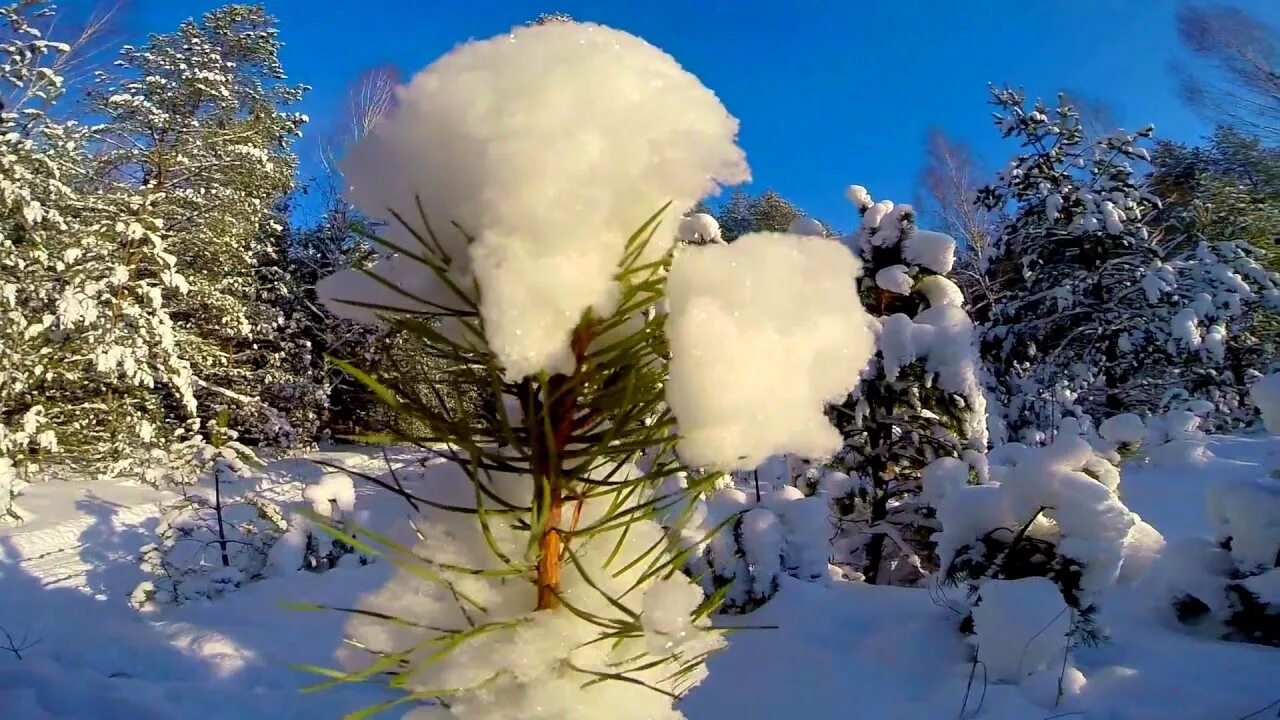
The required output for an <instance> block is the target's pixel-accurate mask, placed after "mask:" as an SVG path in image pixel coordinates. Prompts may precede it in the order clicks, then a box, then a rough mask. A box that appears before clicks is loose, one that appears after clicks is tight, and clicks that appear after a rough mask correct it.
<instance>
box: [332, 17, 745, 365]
mask: <svg viewBox="0 0 1280 720" xmlns="http://www.w3.org/2000/svg"><path fill="white" fill-rule="evenodd" d="M398 97H399V102H398V104H397V105H396V107H395V108H394V109H392V110H391V111H390V112H388V113H387V114H386V115H385V116H383V117H382V118H381V119H380V120H379V121H378V122H377V123H376V124H375V125H374V127H373V128H372V129H371V130H370V132H369V134H368V135H367V136H366V137H364V138H363V139H362V140H361V141H360V142H359V143H357V144H356V145H355V147H353V148H352V149H351V151H350V152H349V154H348V156H347V157H346V159H345V161H344V162H343V164H342V170H343V174H344V176H345V177H346V179H347V180H348V182H349V188H348V193H349V196H350V198H351V199H352V201H353V202H354V203H355V204H356V206H358V207H359V208H360V209H361V210H363V211H364V212H366V213H367V214H369V215H371V216H374V217H383V218H388V219H390V218H389V217H388V216H389V212H388V209H390V210H391V211H394V212H396V213H399V214H400V216H401V217H403V218H404V219H405V221H406V222H407V223H408V224H409V225H410V226H412V228H413V229H414V230H416V231H418V232H419V233H421V234H422V235H423V236H425V235H426V225H427V224H428V223H429V224H430V228H431V230H432V231H433V232H434V233H435V235H436V236H437V237H438V239H439V241H440V243H441V244H442V246H443V248H444V250H445V251H446V252H447V253H448V254H449V255H450V256H451V257H452V259H453V261H454V262H453V264H452V266H451V269H450V272H451V273H452V274H453V275H454V276H455V277H456V279H458V280H460V281H461V282H459V285H460V287H463V288H472V287H473V281H474V283H475V284H476V285H478V289H479V293H478V294H479V313H480V316H481V318H482V320H483V322H484V324H485V330H486V334H487V336H488V340H489V342H490V344H491V345H492V349H493V351H494V352H495V353H496V354H497V356H498V358H499V360H500V361H501V363H502V365H503V368H504V370H505V373H506V375H507V376H508V377H509V378H513V379H518V378H522V377H525V376H527V375H529V374H532V373H537V372H539V371H546V372H549V373H555V372H559V371H564V370H567V369H568V368H569V366H570V364H571V361H572V357H571V352H570V349H569V336H570V333H571V331H572V329H573V327H574V326H575V325H576V324H577V323H578V320H579V318H580V317H581V315H582V313H583V312H584V311H586V310H588V309H593V310H595V311H597V312H600V313H607V312H609V311H611V310H612V308H613V305H614V303H615V302H616V299H617V296H618V287H617V283H616V282H615V280H614V277H615V274H616V271H617V268H618V264H619V261H620V260H621V259H622V256H623V249H624V245H625V243H626V240H627V238H628V237H630V236H631V234H632V233H633V232H635V231H636V230H637V229H638V228H640V227H641V226H642V225H643V224H644V222H645V220H646V219H647V218H649V217H650V216H651V215H653V214H654V213H655V212H658V211H659V210H660V209H662V208H663V207H664V205H666V208H667V209H666V210H665V211H663V212H662V214H661V216H660V219H661V224H660V226H659V230H658V231H657V232H656V233H655V235H654V238H653V241H652V242H651V243H650V244H649V246H648V247H647V249H646V252H645V255H644V257H645V258H649V259H652V258H657V257H660V256H661V255H662V254H663V253H664V252H665V251H666V250H667V249H668V248H670V246H671V244H672V242H673V241H674V240H675V234H676V232H677V226H678V223H679V217H680V213H681V212H682V211H683V210H684V209H685V208H689V207H692V206H693V205H694V204H695V202H696V201H697V200H699V199H701V198H703V197H705V196H706V195H708V194H710V193H713V192H715V191H717V190H718V188H719V187H720V185H722V184H730V183H738V182H742V181H745V180H747V179H748V178H749V173H748V170H747V165H746V161H745V158H744V155H743V152H742V150H741V149H739V148H738V146H737V145H736V143H735V136H736V134H737V129H738V122H737V120H735V119H734V118H733V117H731V116H730V115H729V114H728V113H727V112H726V111H725V109H724V107H723V106H722V105H721V104H720V101H719V100H718V99H717V98H716V96H715V95H714V94H713V93H712V92H711V91H710V90H708V89H707V88H706V87H704V86H703V85H702V83H701V82H700V81H699V80H698V79H697V78H696V77H694V76H693V75H691V74H690V73H688V72H686V71H685V70H684V69H683V68H681V67H680V65H679V64H677V63H676V61H675V60H674V59H672V58H671V57H670V56H669V55H667V54H666V53H664V52H662V51H661V50H658V49H657V48H655V47H653V46H652V45H649V44H648V43H646V42H644V41H643V40H641V39H639V38H637V37H635V36H633V35H630V34H628V33H625V32H622V31H619V30H613V29H610V28H607V27H603V26H600V25H594V24H589V23H575V22H555V23H549V24H544V25H538V26H534V27H523V28H517V29H515V30H513V31H512V32H511V33H510V34H507V35H501V36H498V37H495V38H491V39H489V40H484V41H478V42H470V43H466V44H464V45H461V46H459V47H458V48H456V49H454V50H453V51H452V52H450V53H448V54H447V55H445V56H444V57H442V58H440V59H439V60H437V61H436V62H434V63H432V64H431V65H430V66H429V67H428V68H427V69H425V70H423V71H422V72H421V73H419V74H418V75H416V76H415V77H414V78H413V79H412V80H411V81H410V82H409V83H408V85H406V86H404V87H402V88H400V89H399V91H398ZM512 107H519V108H520V109H521V110H520V112H518V113H517V112H511V108H512ZM419 203H420V207H419ZM668 203H669V205H668ZM455 223H456V224H457V226H459V227H461V228H462V229H463V230H465V231H466V233H468V234H470V235H471V236H472V237H474V239H475V241H474V242H473V243H468V241H467V240H466V238H465V237H464V235H463V234H462V232H460V231H459V230H458V229H457V228H456V227H455V226H454V224H455ZM385 236H386V238H387V239H388V240H390V241H391V242H394V243H397V244H399V245H401V246H403V247H405V248H418V247H420V246H419V245H418V241H417V240H416V239H414V237H413V236H412V233H410V232H409V231H408V230H407V229H405V228H404V227H403V226H401V225H400V224H399V223H398V222H396V221H394V220H392V222H391V224H390V225H389V226H388V228H387V230H386V234H385ZM405 263H411V265H410V266H408V267H404V264H405ZM372 271H373V272H375V273H377V274H380V275H390V276H392V279H393V282H395V283H396V284H397V285H403V286H405V287H406V288H408V289H409V290H410V291H412V292H413V293H414V294H415V295H416V296H417V297H421V298H423V299H425V300H430V301H434V302H440V303H442V304H447V305H448V306H450V307H454V308H457V307H459V306H460V305H461V303H460V302H459V300H458V298H456V297H454V296H452V295H451V293H450V292H448V291H447V290H446V289H445V288H443V287H442V286H441V284H439V283H437V282H436V280H435V278H434V277H432V276H431V273H430V271H429V270H428V269H427V268H426V267H424V266H421V265H418V264H417V263H414V262H413V261H412V260H407V259H405V258H404V257H403V256H401V257H390V258H387V259H384V260H382V261H381V262H379V263H377V264H376V265H375V266H374V267H373V268H372ZM320 292H321V296H322V297H323V298H324V299H325V301H326V303H327V304H328V305H329V306H330V308H331V309H333V310H334V311H335V312H336V313H339V314H342V315H345V316H348V317H351V318H353V319H358V320H361V321H365V322H371V321H376V319H377V318H376V313H375V312H374V311H370V310H367V309H364V308H356V307H352V306H344V305H342V304H341V303H340V302H339V301H341V300H344V299H350V300H360V301H365V302H369V301H372V302H381V303H385V304H389V305H395V306H399V307H406V306H407V307H408V308H409V309H417V310H421V309H422V308H423V307H424V305H423V304H422V303H418V302H415V301H413V300H410V299H407V298H404V297H397V296H396V295H395V294H394V293H388V292H386V291H385V290H384V289H381V288H379V287H378V286H377V284H376V283H374V282H373V281H371V280H369V279H368V278H365V277H363V276H361V275H359V274H349V273H348V274H339V275H336V276H333V277H332V278H331V279H330V280H328V281H326V282H324V283H322V284H321V287H320Z"/></svg>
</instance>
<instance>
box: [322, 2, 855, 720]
mask: <svg viewBox="0 0 1280 720" xmlns="http://www.w3.org/2000/svg"><path fill="white" fill-rule="evenodd" d="M655 76H656V77H659V78H661V79H662V82H654V81H653V80H654V77H655ZM602 77H603V78H608V82H601V81H600V79H601V78H602ZM551 88H554V92H552V91H550V89H551ZM476 93H482V94H487V95H490V96H494V97H502V98H504V99H505V102H504V103H503V104H501V105H492V106H491V107H489V108H488V109H487V110H485V111H483V112H480V113H478V114H477V113H476V112H473V111H472V110H474V109H475V106H474V105H473V104H472V102H471V100H472V98H473V97H474V96H475V94H476ZM401 97H402V98H412V102H404V103H401V104H400V105H399V106H398V107H397V108H396V109H395V110H393V111H392V112H391V113H390V114H389V115H387V116H386V117H385V118H384V120H383V121H381V122H379V123H378V125H377V126H376V127H375V128H374V130H373V131H372V132H371V133H370V135H369V136H368V137H367V138H366V139H365V140H363V141H361V143H360V144H359V145H358V146H357V147H356V148H355V149H353V151H352V152H351V153H350V154H349V155H348V158H347V161H346V164H345V165H344V170H345V171H346V172H348V173H349V175H348V176H349V177H350V178H351V180H352V182H351V187H352V193H353V199H354V200H355V201H356V202H357V204H359V205H360V206H361V207H362V208H364V209H367V210H368V211H370V212H376V210H375V208H389V210H388V211H387V212H388V214H389V215H390V216H391V218H390V220H391V222H389V223H388V225H387V226H386V227H385V228H384V229H383V230H382V231H380V232H379V234H378V238H377V242H378V243H379V246H380V248H381V249H382V250H383V253H384V254H383V255H382V256H381V257H380V259H379V260H378V261H377V262H376V263H375V264H374V265H373V266H372V267H371V268H369V269H368V271H367V272H361V271H358V270H350V271H344V272H342V273H339V274H336V275H334V276H331V277H330V278H328V279H326V280H325V281H322V282H321V286H320V288H319V292H320V296H321V297H322V298H323V299H325V301H326V302H327V303H328V304H329V305H330V306H331V307H332V308H333V309H334V310H335V312H338V313H340V314H344V315H346V316H348V317H350V318H352V319H354V320H359V321H362V322H368V323H371V324H376V325H381V326H389V327H393V328H397V329H400V330H402V331H404V332H405V333H407V334H408V336H409V337H410V338H412V340H413V341H414V342H415V343H416V345H417V347H418V348H420V350H421V351H422V352H424V353H427V354H432V355H435V356H438V357H441V358H445V359H447V360H448V361H449V364H448V366H447V367H446V368H445V371H446V372H447V373H449V374H450V376H451V377H455V378H459V379H465V378H470V377H474V376H475V375H476V374H477V373H478V374H480V375H481V376H482V377H484V378H485V380H486V382H487V383H488V386H489V387H490V388H491V390H492V392H493V393H494V395H495V396H497V397H498V398H500V399H501V401H502V402H500V403H497V404H496V410H497V413H498V418H497V420H498V421H497V422H496V423H494V424H493V425H491V426H482V427H478V426H475V425H472V424H470V423H468V422H466V419H465V418H460V417H457V416H455V415H454V414H452V413H450V412H447V411H445V410H442V409H441V407H440V406H438V405H437V406H431V405H428V404H426V403H422V402H419V400H418V399H417V398H416V397H415V396H414V394H413V393H412V392H406V389H405V388H402V387H400V386H399V385H398V384H391V385H384V384H382V383H379V382H377V381H376V380H374V379H372V378H370V377H368V376H367V375H366V374H364V373H361V372H360V371H359V370H357V369H355V368H353V367H352V368H350V371H351V372H352V373H353V374H356V375H357V376H359V377H362V378H363V379H364V380H365V381H366V382H367V383H368V384H369V385H370V386H371V387H372V388H373V389H375V390H376V391H377V392H378V394H379V396H380V397H381V398H382V399H383V400H384V402H386V403H388V405H389V406H390V407H391V408H393V409H394V410H395V411H397V412H399V413H402V414H405V415H408V416H411V417H412V418H414V419H415V420H417V421H418V422H419V423H420V424H421V426H422V428H423V430H422V431H420V432H418V433H416V434H414V435H412V436H405V437H403V438H402V439H404V440H407V441H410V442H414V443H417V444H420V445H422V446H429V447H431V448H433V450H434V452H436V453H438V454H439V455H442V456H443V461H442V462H439V463H435V464H433V465H429V466H427V467H426V468H425V469H424V470H423V471H422V473H423V475H425V477H422V476H419V477H415V476H414V475H415V474H416V471H415V473H409V474H403V473H397V474H396V475H394V476H392V477H382V478H379V477H369V480H370V481H371V482H374V483H375V484H378V485H380V486H382V487H384V488H386V489H387V490H389V491H391V492H395V493H397V494H399V495H400V496H401V497H403V498H404V499H405V500H406V501H407V504H409V505H410V506H411V510H412V512H411V515H410V520H409V522H408V523H407V524H406V527H402V528H399V529H398V530H396V531H395V534H394V535H392V536H385V537H384V536H381V535H379V534H375V533H368V532H367V531H365V532H363V533H362V534H360V536H359V538H357V537H349V536H347V535H345V534H344V533H343V532H342V531H341V530H340V529H338V528H331V529H332V530H333V531H334V532H335V534H339V535H340V537H341V538H342V539H343V540H344V541H345V542H347V543H348V544H351V545H352V546H354V547H357V548H358V549H361V550H364V549H366V548H367V549H369V550H372V551H377V552H380V553H381V554H383V555H386V556H387V557H389V559H390V560H391V561H392V562H393V563H394V564H395V565H397V567H398V568H399V572H398V573H397V574H396V576H395V577H394V578H393V579H392V581H391V582H390V583H389V584H388V585H387V586H386V587H384V588H382V589H380V590H379V591H377V592H375V593H373V594H371V595H369V596H367V597H366V598H365V599H364V600H363V601H362V603H361V607H360V608H358V609H356V610H355V611H352V612H351V622H350V625H349V630H350V632H351V633H352V635H353V641H352V642H351V643H350V645H349V647H348V650H347V651H345V652H344V653H343V656H342V657H341V661H342V662H343V664H344V665H345V666H346V667H347V671H346V672H334V671H327V670H326V671H325V674H326V675H327V676H328V677H329V678H330V679H331V682H330V683H326V684H332V682H342V681H363V680H367V679H374V678H381V677H384V676H390V677H392V678H393V679H392V680H391V682H392V684H393V686H395V687H398V688H401V689H403V690H405V691H406V695H405V696H404V698H403V699H402V700H399V701H396V702H393V703H389V705H395V704H399V703H400V702H433V703H435V704H438V705H443V706H445V707H447V708H448V712H449V713H450V714H451V715H452V716H454V717H457V718H460V719H465V718H492V717H503V716H512V715H513V714H514V715H518V716H520V717H523V718H531V719H536V718H547V719H548V720H549V719H550V718H556V719H557V720H559V719H561V718H567V719H570V720H579V719H581V720H588V719H594V718H597V717H601V716H602V715H609V716H611V717H618V718H634V719H635V720H642V719H643V720H654V719H671V720H674V719H675V718H679V717H681V715H680V713H679V711H678V710H676V709H675V707H674V701H675V700H676V699H678V697H679V696H680V694H681V693H683V692H684V691H685V690H686V689H688V688H689V687H690V686H691V685H694V684H696V683H697V682H698V681H699V680H700V679H701V677H702V676H703V674H704V673H705V669H704V667H703V660H704V658H705V656H706V654H707V653H709V652H710V651H712V650H714V649H715V648H716V647H718V646H719V645H720V644H721V641H720V639H719V637H718V634H717V633H715V632H714V631H711V630H710V628H709V627H708V626H707V623H706V622H705V617H706V615H707V614H708V613H709V612H711V611H712V610H713V609H714V607H715V606H716V604H717V603H718V601H719V596H717V595H712V596H711V597H709V598H707V597H704V596H703V593H702V591H701V590H700V589H699V588H698V587H697V585H696V584H694V583H693V582H692V581H691V580H690V579H689V578H686V577H685V576H684V575H682V574H681V573H680V572H679V569H680V566H681V564H682V559H683V558H684V557H686V556H687V554H688V551H689V548H687V547H686V546H684V545H682V544H680V543H674V542H673V541H672V539H671V538H670V537H669V536H668V534H667V533H666V532H665V531H664V529H663V528H662V527H661V526H659V525H658V524H657V523H656V522H655V521H654V519H653V515H654V512H655V510H656V508H658V507H660V506H665V505H667V504H670V503H673V502H674V503H677V504H679V503H680V502H681V501H682V500H683V499H685V498H686V497H687V495H686V493H693V492H697V491H699V490H700V489H705V488H707V487H709V486H710V484H711V483H712V482H713V481H714V479H715V477H716V475H717V474H718V473H717V471H721V470H733V469H739V468H741V467H744V466H752V465H754V464H756V463H758V462H760V461H761V460H763V459H764V458H765V457H768V456H769V455H773V454H777V453H782V452H799V453H805V454H818V455H821V454H822V453H829V452H831V451H832V450H833V449H835V447H838V445H839V435H838V433H836V431H835V430H834V429H833V428H832V427H830V425H829V424H828V423H826V422H825V419H824V417H823V415H822V405H823V402H824V401H826V400H828V399H830V398H833V397H836V396H838V395H843V394H844V393H846V392H847V391H848V389H849V388H850V387H851V385H852V382H851V381H850V378H851V377H856V373H857V371H858V369H859V368H860V363H859V362H858V359H859V358H861V362H862V363H865V361H866V358H867V357H868V356H869V354H870V346H871V338H870V334H869V331H868V329H867V327H866V325H865V317H864V316H860V315H858V313H857V312H856V311H857V310H859V309H860V306H859V305H858V303H857V297H856V293H855V292H854V290H855V289H854V285H853V281H852V278H853V277H854V276H855V275H856V272H857V261H856V259H855V258H854V257H853V256H852V255H851V253H850V252H849V251H848V250H847V249H846V248H844V247H842V246H841V245H839V244H838V243H837V242H835V241H834V240H830V239H825V238H801V237H796V236H789V235H780V234H753V235H749V236H746V237H744V238H742V239H740V240H739V241H738V242H737V243H735V245H733V246H729V245H724V244H707V245H702V246H697V247H684V248H681V249H680V251H679V253H678V254H675V253H673V247H674V245H675V240H676V237H675V236H676V232H677V227H676V223H677V221H678V219H679V217H680V212H681V210H682V209H683V208H688V207H691V206H692V205H693V204H694V203H695V202H696V201H697V200H698V199H699V198H701V197H703V196H705V195H706V194H708V193H709V192H711V191H713V190H715V189H717V186H718V185H719V184H721V183H726V182H741V181H742V180H745V179H746V176H747V172H746V166H745V161H744V156H743V155H742V152H741V150H740V149H739V148H737V146H736V144H735V143H734V136H735V134H736V130H737V123H736V121H734V120H733V119H732V118H731V117H729V116H728V115H727V113H726V112H725V110H724V108H723V107H722V106H721V105H720V103H719V101H718V100H717V99H716V98H715V96H714V95H713V94H712V93H711V92H709V91H708V90H706V88H704V87H702V85H701V84H700V83H699V82H698V81H697V79H696V78H694V77H693V76H691V75H689V74H688V73H687V72H685V71H684V70H682V69H680V68H679V66H678V65H676V64H675V63H674V61H672V59H671V58H670V57H669V56H667V55H665V54H663V53H661V52H660V51H658V50H656V49H654V48H653V47H652V46H650V45H648V44H647V43H644V42H642V41H640V40H638V39H637V38H634V37H632V36H630V35H627V34H625V33H622V32H618V31H615V30H611V29H608V28H604V27H600V26H595V25H581V24H577V23H571V22H555V23H546V24H542V25H535V26H532V27H525V28H517V29H516V30H514V31H513V32H512V33H511V34H510V35H502V36H499V37H497V38H494V39H492V40H489V41H483V42H475V43H469V44H466V45H463V46H460V47H459V48H457V49H455V50H454V51H453V52H451V53H450V54H449V55H447V56H445V57H444V58H442V59H441V60H439V61H438V62H437V63H435V64H433V65H432V66H430V67H428V68H427V69H426V70H425V71H424V72H423V73H422V74H421V75H420V76H418V77H417V78H415V79H414V80H411V81H410V83H409V84H408V86H407V87H405V88H403V89H402V90H401ZM673 108H679V109H680V112H679V113H673V112H671V110H672V109H673ZM513 109H517V110H521V111H527V112H528V115H527V116H526V117H529V118H532V119H533V122H532V124H520V125H514V126H513V125H512V124H511V123H509V122H508V121H507V119H508V117H509V113H510V112H511V111H512V110H513ZM583 142H595V143H597V144H598V145H599V146H600V147H602V148H603V149H605V150H606V152H603V153H601V154H599V155H598V156H596V159H591V158H583V160H584V162H581V163H564V162H563V161H562V158H563V153H564V151H565V149H566V148H577V147H580V146H581V144H582V143H583ZM655 147H662V148H663V150H664V152H661V153H655V152H653V149H654V148H655ZM442 148H447V150H448V151H447V152H444V153H442V152H440V150H441V149H442ZM548 192H550V193H552V194H554V195H555V196H556V197H557V198H559V200H560V201H559V202H556V203H551V204H548V203H546V202H545V198H546V197H547V193H548ZM664 203H665V205H664ZM651 206H652V207H651ZM566 208H572V210H571V211H566ZM655 211H656V212H655ZM646 216H647V217H648V219H647V220H646V219H645V217H646ZM673 256H674V259H673ZM762 286H768V287H774V288H777V289H778V290H779V292H780V294H781V295H782V298H783V300H782V302H781V303H780V302H779V299H778V298H775V297H773V296H772V295H763V294H760V293H758V292H751V289H752V288H759V287H762ZM535 299H536V300H537V301H536V302H534V301H533V300H535ZM660 306H661V309H660ZM800 307H804V308H806V309H807V310H808V313H809V314H808V316H801V317H800V318H799V319H800V321H799V322H797V317H796V316H797V315H798V313H797V311H798V310H799V308H800ZM779 308H780V309H779ZM784 332H785V333H789V335H788V336H789V337H791V338H792V339H793V340H794V341H795V342H794V345H795V347H794V348H793V347H790V346H788V347H786V348H785V350H786V351H785V352H778V350H779V348H778V347H777V344H776V339H777V338H778V337H779V334H780V333H784ZM722 343H727V344H729V345H732V346H734V347H740V348H743V349H744V352H743V353H740V354H736V353H722V352H719V350H720V348H721V347H722V346H723V345H722ZM762 358H763V362H762ZM828 359H829V361H828ZM712 377H716V378H722V379H723V383H722V385H721V387H718V388H715V387H711V386H710V384H709V383H708V380H709V379H710V378H712ZM724 383H727V388H726V387H725V385H724ZM762 384H763V386H764V387H765V388H767V389H768V391H769V392H770V393H771V401H772V403H773V408H772V409H773V411H774V412H772V413H771V414H770V417H769V419H768V421H767V422H754V421H751V419H750V418H748V417H746V416H745V415H744V413H743V412H741V408H742V407H743V406H744V404H750V403H753V402H754V401H755V400H756V398H755V395H756V393H757V392H758V390H759V388H761V386H762ZM677 472H683V473H684V474H685V476H686V477H687V478H688V479H689V483H688V485H687V486H686V489H685V492H682V493H677V494H675V495H674V496H664V494H663V493H662V492H661V491H660V490H659V487H660V485H661V483H662V482H663V481H664V480H666V479H667V478H669V477H671V476H673V475H674V474H676V473H677ZM509 644H516V645H518V646H519V647H520V648H521V650H522V651H521V652H520V653H508V652H503V651H501V650H502V649H503V648H505V647H508V646H509Z"/></svg>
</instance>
